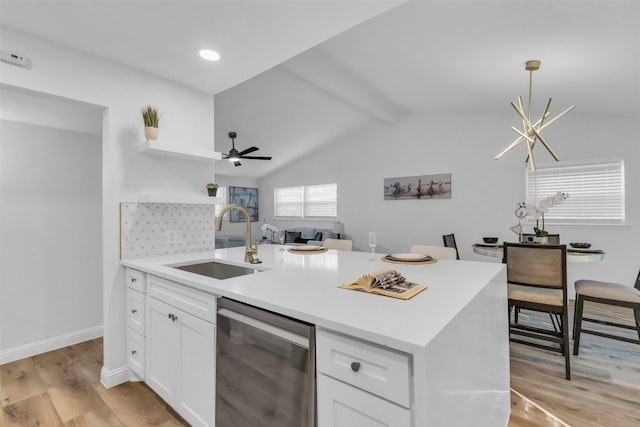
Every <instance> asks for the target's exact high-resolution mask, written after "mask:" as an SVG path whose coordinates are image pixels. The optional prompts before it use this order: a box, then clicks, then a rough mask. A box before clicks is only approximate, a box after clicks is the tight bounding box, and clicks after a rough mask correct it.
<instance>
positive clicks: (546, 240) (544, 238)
mask: <svg viewBox="0 0 640 427" xmlns="http://www.w3.org/2000/svg"><path fill="white" fill-rule="evenodd" d="M536 242H537V243H539V244H541V245H548V244H549V236H536Z"/></svg>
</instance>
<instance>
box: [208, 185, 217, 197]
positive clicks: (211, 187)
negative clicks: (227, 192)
mask: <svg viewBox="0 0 640 427" xmlns="http://www.w3.org/2000/svg"><path fill="white" fill-rule="evenodd" d="M207 192H208V193H209V197H216V195H217V194H218V184H214V183H211V182H210V183H209V184H207Z"/></svg>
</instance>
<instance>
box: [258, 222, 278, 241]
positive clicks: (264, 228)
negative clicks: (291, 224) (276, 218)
mask: <svg viewBox="0 0 640 427" xmlns="http://www.w3.org/2000/svg"><path fill="white" fill-rule="evenodd" d="M260 230H261V231H262V238H263V239H266V238H267V233H268V232H269V231H270V232H271V238H272V239H273V233H277V232H278V228H277V227H274V226H273V225H271V224H269V223H267V221H266V220H264V221H263V222H262V224H261V225H260Z"/></svg>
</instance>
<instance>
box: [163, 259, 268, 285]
mask: <svg viewBox="0 0 640 427" xmlns="http://www.w3.org/2000/svg"><path fill="white" fill-rule="evenodd" d="M174 268H178V269H180V270H183V271H188V272H190V273H195V274H201V275H203V276H207V277H212V278H214V279H220V280H224V279H230V278H232V277H238V276H245V275H247V274H254V273H259V272H261V271H262V270H256V269H255V268H247V267H241V266H238V265H232V264H225V263H222V262H217V261H207V262H202V263H198V264H187V265H180V266H175V267H174Z"/></svg>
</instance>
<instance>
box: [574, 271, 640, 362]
mask: <svg viewBox="0 0 640 427" xmlns="http://www.w3.org/2000/svg"><path fill="white" fill-rule="evenodd" d="M575 286H576V309H575V312H574V313H573V316H574V317H573V354H574V355H575V356H577V355H578V351H579V349H580V335H581V334H583V333H584V334H591V335H598V336H601V337H604V338H611V339H614V340H620V341H626V342H629V343H633V344H640V272H638V276H637V277H636V284H635V285H634V286H633V287H631V286H625V285H621V284H618V283H611V282H602V281H599V280H577V281H576V282H575ZM585 301H591V302H596V303H599V304H609V305H614V306H617V307H627V308H630V309H632V310H633V317H634V320H635V325H634V326H632V325H627V324H623V323H618V322H607V321H604V320H601V319H595V318H588V317H586V316H583V313H584V302H585ZM583 322H591V323H598V324H601V325H606V326H611V327H614V328H622V329H627V330H635V331H636V333H637V334H638V339H635V338H630V337H628V336H622V335H620V334H611V333H608V332H604V331H602V330H594V329H587V328H585V327H583V325H582V323H583Z"/></svg>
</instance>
